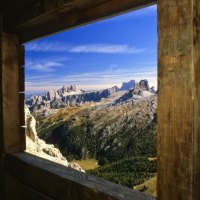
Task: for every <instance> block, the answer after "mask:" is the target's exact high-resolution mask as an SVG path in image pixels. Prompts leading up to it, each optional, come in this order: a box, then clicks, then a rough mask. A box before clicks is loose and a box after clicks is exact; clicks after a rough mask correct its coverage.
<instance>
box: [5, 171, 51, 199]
mask: <svg viewBox="0 0 200 200" xmlns="http://www.w3.org/2000/svg"><path fill="white" fill-rule="evenodd" d="M5 179H6V181H5V182H6V200H53V199H52V198H50V197H48V196H45V195H43V194H41V193H40V192H38V191H36V190H34V189H33V188H31V187H29V186H28V185H27V184H23V183H22V182H20V181H19V180H17V179H16V178H14V177H13V176H10V175H8V174H6V178H5Z"/></svg>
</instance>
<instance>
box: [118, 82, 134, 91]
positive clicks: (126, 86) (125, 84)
mask: <svg viewBox="0 0 200 200" xmlns="http://www.w3.org/2000/svg"><path fill="white" fill-rule="evenodd" d="M134 86H135V80H131V81H129V82H123V83H122V86H121V88H120V90H129V89H133V88H134Z"/></svg>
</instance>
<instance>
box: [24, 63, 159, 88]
mask: <svg viewBox="0 0 200 200" xmlns="http://www.w3.org/2000/svg"><path fill="white" fill-rule="evenodd" d="M132 79H134V80H136V81H140V80H141V79H147V80H148V81H149V83H150V86H155V87H157V73H156V67H154V66H152V67H149V68H146V69H144V68H130V67H126V68H125V67H121V68H120V67H118V68H117V67H116V66H114V67H113V66H111V67H110V68H109V69H108V70H105V71H100V72H93V73H82V74H72V75H63V76H54V75H48V76H46V77H44V76H30V77H26V81H27V82H28V84H27V85H26V91H47V90H49V89H58V88H60V87H62V86H63V85H71V84H75V85H78V86H79V87H81V88H83V89H85V90H95V89H103V88H108V87H112V86H114V85H119V86H120V84H121V83H122V82H124V81H130V80H132Z"/></svg>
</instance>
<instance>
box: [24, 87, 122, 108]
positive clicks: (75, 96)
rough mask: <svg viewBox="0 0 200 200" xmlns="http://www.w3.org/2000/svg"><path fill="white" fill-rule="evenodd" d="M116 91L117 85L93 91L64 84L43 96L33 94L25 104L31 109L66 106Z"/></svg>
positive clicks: (96, 99) (99, 99)
mask: <svg viewBox="0 0 200 200" xmlns="http://www.w3.org/2000/svg"><path fill="white" fill-rule="evenodd" d="M117 91H119V88H118V87H117V86H115V87H112V88H109V89H105V90H100V91H93V92H85V91H83V90H81V89H78V88H77V86H70V87H66V86H64V87H63V88H61V89H59V90H57V91H53V90H51V91H49V92H47V94H45V95H43V96H39V95H34V96H32V97H31V98H30V99H29V100H26V104H27V105H28V106H29V107H30V110H31V111H35V110H38V109H44V108H53V109H56V108H60V107H66V106H80V105H82V104H84V103H86V102H91V101H94V102H99V101H101V99H103V98H107V97H109V96H110V95H111V94H113V93H116V92H117Z"/></svg>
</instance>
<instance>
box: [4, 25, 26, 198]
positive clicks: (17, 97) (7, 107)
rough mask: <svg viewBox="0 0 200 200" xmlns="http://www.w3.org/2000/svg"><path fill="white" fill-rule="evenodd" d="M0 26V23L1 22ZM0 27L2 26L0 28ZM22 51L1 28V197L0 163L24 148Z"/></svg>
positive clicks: (12, 37)
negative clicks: (10, 154)
mask: <svg viewBox="0 0 200 200" xmlns="http://www.w3.org/2000/svg"><path fill="white" fill-rule="evenodd" d="M0 23H1V22H0ZM0 27H1V26H0ZM23 63H24V48H23V47H22V46H20V45H19V42H18V36H17V35H11V34H6V33H3V32H2V29H1V28H0V125H1V126H0V127H1V130H0V196H1V198H2V199H5V198H4V196H3V195H5V194H3V193H4V191H5V184H4V183H5V182H4V177H5V174H4V169H3V162H4V156H5V155H6V153H12V152H19V151H23V150H24V149H25V131H24V129H23V127H22V126H24V124H25V123H24V110H23V109H24V93H23V92H24V66H23Z"/></svg>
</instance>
